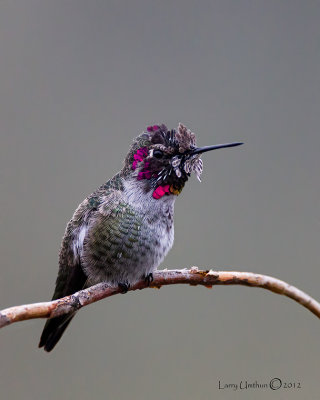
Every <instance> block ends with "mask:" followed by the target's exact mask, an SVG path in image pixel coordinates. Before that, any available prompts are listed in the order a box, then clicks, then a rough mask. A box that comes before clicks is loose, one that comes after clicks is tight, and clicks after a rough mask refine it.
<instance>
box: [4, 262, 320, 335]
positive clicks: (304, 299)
mask: <svg viewBox="0 0 320 400" xmlns="http://www.w3.org/2000/svg"><path fill="white" fill-rule="evenodd" d="M153 277H154V280H153V282H152V283H151V285H150V287H151V288H157V289H160V288H161V287H162V286H165V285H176V284H182V283H184V284H189V285H192V286H196V285H202V286H205V287H207V288H212V286H214V285H245V286H254V287H260V288H263V289H267V290H270V291H271V292H274V293H278V294H282V295H285V296H287V297H290V298H291V299H293V300H295V301H297V302H298V303H300V304H301V305H302V306H304V307H306V308H307V309H308V310H309V311H311V312H312V313H313V314H315V315H316V316H317V317H318V318H320V304H319V303H318V302H317V301H316V300H314V299H313V298H312V297H310V296H309V295H308V294H306V293H304V292H302V291H301V290H299V289H297V288H296V287H294V286H291V285H289V284H288V283H286V282H284V281H281V280H280V279H276V278H273V277H271V276H267V275H260V274H254V273H252V272H237V271H213V270H210V271H209V270H207V271H203V270H199V269H198V268H197V267H193V268H191V269H190V270H188V269H182V270H179V269H178V270H166V269H165V270H162V271H156V272H155V273H154V274H153ZM147 287H148V284H147V282H145V281H144V280H142V281H139V282H137V283H136V284H135V285H132V286H131V287H130V288H129V290H138V289H145V288H147ZM118 293H121V289H119V288H118V287H113V286H110V285H108V284H107V283H99V284H97V285H95V286H91V287H89V288H88V289H84V290H80V291H79V292H76V293H74V294H72V295H71V296H66V297H63V298H62V299H58V300H54V301H48V302H44V303H33V304H26V305H21V306H15V307H11V308H7V309H5V310H2V311H0V328H2V327H4V326H7V325H10V324H12V323H14V322H18V321H25V320H27V319H33V318H54V317H58V316H60V315H63V314H67V313H70V312H74V311H77V310H79V309H80V308H82V307H84V306H87V305H88V304H91V303H94V302H96V301H99V300H102V299H104V298H106V297H110V296H113V295H115V294H118Z"/></svg>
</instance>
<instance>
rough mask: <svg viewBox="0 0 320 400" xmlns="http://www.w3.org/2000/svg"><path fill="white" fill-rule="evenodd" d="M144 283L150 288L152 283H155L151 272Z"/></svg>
mask: <svg viewBox="0 0 320 400" xmlns="http://www.w3.org/2000/svg"><path fill="white" fill-rule="evenodd" d="M144 281H145V282H146V284H147V285H148V286H150V283H151V282H153V273H152V272H150V273H149V274H147V275H145V277H144Z"/></svg>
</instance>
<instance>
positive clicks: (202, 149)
mask: <svg viewBox="0 0 320 400" xmlns="http://www.w3.org/2000/svg"><path fill="white" fill-rule="evenodd" d="M242 144H243V143H242V142H234V143H224V144H216V145H215V146H205V147H197V148H196V149H194V150H192V151H191V152H190V153H189V154H190V155H192V156H193V155H195V154H202V153H205V152H206V151H211V150H217V149H224V148H225V147H235V146H240V145H242Z"/></svg>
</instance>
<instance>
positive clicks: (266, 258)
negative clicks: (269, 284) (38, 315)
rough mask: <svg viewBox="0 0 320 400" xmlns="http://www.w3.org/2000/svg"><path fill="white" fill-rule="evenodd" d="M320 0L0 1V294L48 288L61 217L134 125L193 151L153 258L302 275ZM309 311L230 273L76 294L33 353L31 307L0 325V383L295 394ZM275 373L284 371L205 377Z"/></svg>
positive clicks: (289, 277) (117, 159) (39, 394)
mask: <svg viewBox="0 0 320 400" xmlns="http://www.w3.org/2000/svg"><path fill="white" fill-rule="evenodd" d="M319 18H320V3H319V2H318V1H304V2H299V1H290V0H287V1H286V0H283V1H281V0H280V1H279V0H270V1H249V0H241V1H236V0H233V1H230V0H221V1H220V0H219V1H216V0H215V1H212V0H208V1H207V0H200V1H197V2H194V1H188V0H173V1H167V0H162V1H158V0H155V1H151V2H150V1H146V0H132V1H121V2H119V1H116V0H114V1H113V0H106V1H102V0H101V1H98V0H94V1H90V2H88V1H82V0H69V1H60V0H56V1H48V0H41V1H40V0H27V1H21V0H2V1H1V3H0V132H1V146H0V203H1V206H0V235H1V241H0V255H1V261H0V262H1V270H0V276H1V279H0V306H1V308H5V307H9V306H13V305H17V304H22V303H29V302H37V301H44V300H49V299H50V298H51V295H52V292H53V289H54V283H55V279H56V275H57V268H58V267H57V255H58V251H59V246H60V241H61V238H62V235H63V232H64V229H65V226H66V223H67V221H68V220H69V219H70V218H71V216H72V214H73V211H74V209H75V208H76V207H77V205H78V204H79V203H80V202H81V201H82V200H83V198H84V197H85V196H87V195H88V194H90V193H91V192H92V191H93V190H95V189H96V187H97V186H99V185H100V184H102V183H103V182H105V181H106V180H107V179H109V178H110V177H112V175H113V174H115V173H116V172H117V171H118V170H119V169H120V168H121V166H122V160H123V158H124V157H125V155H126V152H127V150H128V148H129V146H130V144H131V142H132V139H133V138H134V137H135V136H137V135H138V134H139V133H140V132H141V131H143V130H144V129H145V127H146V126H147V125H148V124H152V123H161V122H163V123H166V124H167V126H168V127H170V128H174V127H176V126H177V124H178V122H180V121H181V122H183V123H184V124H186V125H187V126H188V127H189V128H190V129H191V130H193V131H194V132H196V134H197V138H198V144H199V145H201V146H204V145H211V144H216V143H223V142H227V141H244V142H245V145H244V146H242V147H241V148H240V147H239V148H235V149H226V150H220V151H217V152H214V153H207V154H205V155H204V156H203V160H204V173H203V179H202V183H201V184H200V183H198V182H197V181H196V179H195V178H193V179H191V180H190V182H189V184H188V185H187V186H186V188H185V189H184V191H183V193H182V194H181V196H180V197H179V199H178V200H177V202H176V209H175V246H174V248H173V249H172V251H171V252H170V254H169V256H168V257H167V258H166V260H165V262H164V263H163V264H162V268H164V267H168V268H180V267H181V268H182V267H190V266H192V265H197V266H199V267H201V266H203V267H205V268H209V267H212V268H216V269H222V270H230V269H236V270H242V271H253V272H257V273H264V274H268V275H273V276H276V277H278V278H280V279H284V280H286V281H288V282H290V283H292V284H294V285H297V286H298V287H299V288H300V289H302V290H305V291H306V292H308V293H309V294H311V295H312V296H314V297H315V298H318V300H319V298H320V294H319V293H320V292H319V280H320V269H319V235H320V219H319V196H320V186H319V167H320V158H319V150H320V134H319V125H320V113H319V110H320V91H319V89H320V81H319V68H320V65H319V62H320V52H319V50H320V49H319V43H320V29H319ZM319 322H320V321H319V320H317V319H316V317H315V316H314V315H312V314H311V313H310V312H309V311H307V310H306V309H304V308H302V307H301V306H299V305H298V304H296V303H294V302H293V301H291V300H289V299H287V298H284V297H281V296H277V295H275V294H271V293H269V292H266V291H264V290H261V289H252V288H245V287H215V288H213V289H212V290H208V289H205V288H202V287H188V286H180V287H179V286H173V287H166V288H162V289H161V290H159V291H156V290H151V289H150V290H144V291H142V292H141V293H128V294H127V295H125V296H120V295H119V296H116V297H114V298H112V299H109V300H104V301H101V302H99V303H97V304H94V305H92V306H90V307H87V308H85V309H84V310H82V311H81V312H80V313H79V314H78V315H77V317H76V318H75V320H74V321H73V322H72V324H71V325H70V328H68V330H67V332H66V334H65V335H64V337H63V339H62V340H61V342H60V343H59V345H58V346H57V348H56V349H55V350H54V351H53V352H52V353H51V354H46V353H45V352H44V351H42V350H39V349H37V344H38V340H39V336H40V333H41V330H42V327H43V323H44V321H43V320H33V321H27V322H23V323H18V324H15V325H12V326H9V327H7V328H5V329H3V330H1V332H0V348H1V365H0V385H1V396H2V397H3V399H22V398H23V399H25V400H29V399H30V400H31V399H47V400H56V399H72V400H73V399H87V398H89V397H90V398H94V399H124V398H125V399H147V398H148V399H156V400H157V399H200V400H202V399H215V398H219V399H220V398H221V399H234V398H235V396H238V398H241V399H256V398H257V396H259V398H261V399H269V398H271V396H272V397H273V398H276V399H287V398H290V399H291V398H292V399H301V397H302V396H305V398H316V396H317V395H318V392H319V368H318V365H319V356H320V348H319V334H320V323H319ZM274 377H278V378H280V379H282V380H283V381H286V382H301V389H295V390H294V389H291V390H289V389H281V390H278V391H276V392H273V391H271V390H270V389H259V390H258V389H256V390H254V389H251V390H249V389H248V390H238V393H236V392H235V391H233V390H232V389H219V380H220V382H221V383H220V385H224V384H232V383H239V382H240V381H241V380H243V381H245V380H247V381H248V382H254V381H258V383H265V382H269V381H270V379H271V378H274Z"/></svg>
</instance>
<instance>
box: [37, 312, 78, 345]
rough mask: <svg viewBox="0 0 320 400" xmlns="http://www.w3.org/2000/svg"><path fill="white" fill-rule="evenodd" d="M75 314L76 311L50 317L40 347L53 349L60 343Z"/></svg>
mask: <svg viewBox="0 0 320 400" xmlns="http://www.w3.org/2000/svg"><path fill="white" fill-rule="evenodd" d="M74 316H75V313H73V314H68V315H61V317H56V318H52V319H48V321H47V322H46V324H45V326H44V329H43V332H42V335H41V339H40V343H39V347H43V348H44V350H45V351H48V352H49V351H51V350H52V349H53V348H54V346H55V345H56V344H57V343H58V341H59V339H60V338H61V336H62V335H63V332H64V331H65V330H66V329H67V327H68V325H69V324H70V322H71V320H72V318H73V317H74Z"/></svg>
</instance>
